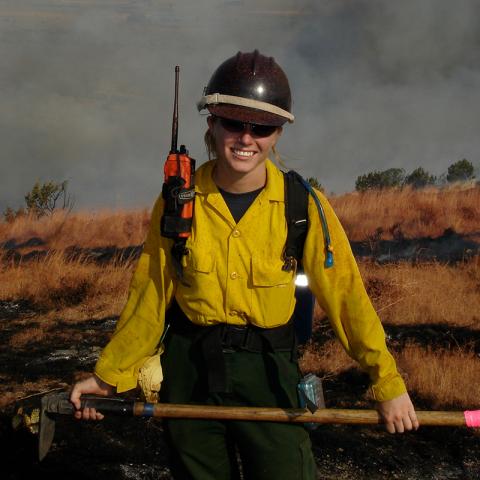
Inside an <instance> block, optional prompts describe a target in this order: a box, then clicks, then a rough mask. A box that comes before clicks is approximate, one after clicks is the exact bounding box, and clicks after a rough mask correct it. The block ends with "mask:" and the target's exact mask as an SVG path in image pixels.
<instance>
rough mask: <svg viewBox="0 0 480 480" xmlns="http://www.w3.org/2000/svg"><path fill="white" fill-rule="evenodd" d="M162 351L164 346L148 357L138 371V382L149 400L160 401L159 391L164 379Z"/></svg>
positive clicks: (152, 401)
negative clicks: (161, 361) (161, 362)
mask: <svg viewBox="0 0 480 480" xmlns="http://www.w3.org/2000/svg"><path fill="white" fill-rule="evenodd" d="M162 353H163V346H162V347H160V349H159V350H158V353H157V354H156V355H153V356H151V357H148V358H147V360H145V362H144V363H143V365H142V366H141V367H140V370H139V371H138V384H139V385H140V388H141V389H142V392H143V395H144V396H145V400H146V401H147V402H151V403H156V402H158V392H159V391H160V386H161V384H162V380H163V371H162V366H161V364H160V355H161V354H162Z"/></svg>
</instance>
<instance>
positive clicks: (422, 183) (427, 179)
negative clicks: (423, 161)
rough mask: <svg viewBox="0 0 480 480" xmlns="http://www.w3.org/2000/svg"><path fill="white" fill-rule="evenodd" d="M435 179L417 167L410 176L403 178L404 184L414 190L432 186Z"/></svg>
mask: <svg viewBox="0 0 480 480" xmlns="http://www.w3.org/2000/svg"><path fill="white" fill-rule="evenodd" d="M436 179H437V178H436V177H435V176H434V175H430V174H429V173H428V172H427V171H426V170H424V169H423V168H422V167H418V168H416V169H415V170H414V171H413V172H412V173H411V174H410V175H407V176H406V177H405V181H404V183H405V185H411V186H412V187H414V188H423V187H426V186H427V185H433V184H434V183H435V181H436Z"/></svg>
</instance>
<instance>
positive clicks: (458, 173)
mask: <svg viewBox="0 0 480 480" xmlns="http://www.w3.org/2000/svg"><path fill="white" fill-rule="evenodd" d="M474 178H475V175H474V174H473V165H472V163H471V162H469V161H468V160H467V159H466V158H464V159H463V160H459V161H458V162H455V163H452V165H450V166H449V167H448V172H447V181H448V182H465V181H467V180H473V179H474Z"/></svg>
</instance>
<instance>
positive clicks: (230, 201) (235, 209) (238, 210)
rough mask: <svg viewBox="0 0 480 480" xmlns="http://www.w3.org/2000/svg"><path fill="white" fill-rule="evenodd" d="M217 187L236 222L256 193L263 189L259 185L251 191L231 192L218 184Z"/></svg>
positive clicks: (255, 196)
mask: <svg viewBox="0 0 480 480" xmlns="http://www.w3.org/2000/svg"><path fill="white" fill-rule="evenodd" d="M217 188H218V190H219V192H220V193H221V194H222V197H223V199H224V200H225V203H226V204H227V207H228V209H229V210H230V213H231V214H232V217H233V218H234V220H235V222H236V223H238V222H239V221H240V219H241V218H242V217H243V215H244V214H245V212H246V211H247V210H248V207H249V206H250V205H251V204H252V203H253V201H254V200H255V199H256V198H257V195H258V194H259V193H260V192H261V191H262V190H263V187H261V188H259V189H257V190H254V191H253V192H245V193H231V192H226V191H225V190H222V189H221V188H220V187H219V186H218V185H217Z"/></svg>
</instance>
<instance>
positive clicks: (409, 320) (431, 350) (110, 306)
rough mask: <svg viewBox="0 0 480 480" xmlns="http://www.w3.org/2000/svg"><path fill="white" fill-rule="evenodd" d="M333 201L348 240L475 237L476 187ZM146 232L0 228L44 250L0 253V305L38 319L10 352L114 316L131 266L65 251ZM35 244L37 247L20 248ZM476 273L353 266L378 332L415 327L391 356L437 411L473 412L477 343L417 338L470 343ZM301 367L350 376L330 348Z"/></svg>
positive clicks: (143, 216)
mask: <svg viewBox="0 0 480 480" xmlns="http://www.w3.org/2000/svg"><path fill="white" fill-rule="evenodd" d="M331 201H332V203H333V205H334V208H335V209H336V211H337V214H338V216H339V217H340V219H341V221H342V223H343V224H344V226H345V228H346V231H347V233H348V235H349V238H350V239H352V240H355V241H364V240H365V241H368V237H369V236H371V235H372V234H373V233H374V232H375V231H378V229H379V228H380V229H382V232H385V238H389V236H390V238H395V235H397V236H398V235H399V232H401V235H402V236H404V237H405V238H418V237H425V236H429V237H435V236H439V235H441V234H442V233H443V231H444V230H445V229H447V228H452V229H454V230H455V231H456V232H457V233H458V234H462V235H473V234H478V232H479V230H480V229H479V227H480V219H479V208H478V205H480V188H478V187H474V186H473V187H470V188H467V189H461V188H450V189H445V190H439V189H428V190H417V191H415V190H410V189H404V190H402V191H383V192H367V193H365V194H357V193H352V194H347V195H344V196H339V197H334V198H332V199H331ZM148 225H149V212H148V211H147V210H142V211H117V212H107V211H105V212H97V213H88V212H78V213H71V214H68V215H63V214H62V213H57V214H55V215H53V216H52V217H44V218H41V219H39V220H35V219H33V218H29V217H23V218H20V219H18V220H17V221H15V222H13V223H10V224H9V223H0V242H6V241H8V240H13V239H14V240H15V242H14V243H15V245H17V247H18V246H19V247H18V248H17V250H18V251H19V252H21V253H27V252H28V251H31V250H32V249H37V250H39V249H40V250H42V249H43V250H47V251H48V252H49V254H48V255H47V256H46V257H44V258H42V259H40V260H38V261H28V262H19V263H18V262H13V261H9V260H7V259H6V258H7V257H6V249H5V248H4V249H3V253H1V254H0V256H1V255H3V258H0V301H1V300H20V299H22V300H27V301H28V302H29V304H31V305H33V308H34V311H35V312H36V313H35V315H34V318H33V319H31V320H32V321H31V322H30V324H29V326H28V327H26V328H24V329H22V331H19V332H17V333H15V334H14V335H11V336H10V338H9V345H10V347H11V348H12V349H14V350H15V349H16V348H25V347H28V345H29V344H30V343H32V342H42V340H44V339H45V338H47V337H49V336H51V335H55V325H56V323H57V322H58V320H59V319H62V321H64V322H65V321H67V322H70V323H72V324H75V323H77V324H81V323H82V322H86V321H89V320H92V319H102V318H106V317H116V316H118V315H119V314H120V312H121V309H122V306H123V304H124V302H125V300H126V296H127V290H128V285H129V281H130V278H131V275H132V272H133V269H134V265H135V262H134V261H126V262H110V263H108V264H107V265H101V266H100V265H96V264H95V263H92V262H86V261H84V260H82V259H76V260H73V261H67V260H66V259H65V256H64V250H65V249H66V248H67V247H69V246H77V247H84V248H87V247H89V248H93V247H101V246H116V247H126V246H129V245H140V244H141V243H142V242H143V239H144V237H145V234H146V231H147V229H148ZM33 237H38V238H39V239H41V240H42V241H43V244H41V245H37V246H35V247H31V246H30V247H29V246H23V247H22V246H21V244H22V243H24V242H26V241H27V240H29V239H31V238H33ZM0 251H1V250H0ZM479 267H480V259H479V258H478V257H474V258H471V259H470V260H468V261H464V262H460V263H457V264H455V265H449V264H446V263H445V264H443V263H439V262H430V263H412V262H403V263H397V264H387V265H378V264H376V263H374V262H371V261H362V262H361V263H360V270H361V273H362V276H363V278H364V282H365V285H366V288H367V291H368V293H369V295H370V297H371V299H372V302H373V304H374V306H375V308H376V310H377V312H378V313H379V316H380V318H381V319H382V322H383V323H384V325H385V327H386V328H388V327H389V326H392V327H395V328H407V327H408V328H411V327H418V328H419V330H418V331H419V332H420V333H419V334H417V338H416V339H415V338H413V339H411V340H409V341H408V342H407V343H406V344H404V345H403V346H402V348H394V349H393V350H394V356H395V357H396V359H397V362H398V366H399V369H400V370H401V371H402V373H403V374H404V376H405V379H406V381H407V384H408V386H409V388H410V389H411V390H412V391H413V392H415V394H417V395H418V396H419V397H421V398H422V399H424V400H426V401H428V402H430V403H431V405H432V407H435V408H437V407H442V406H444V407H451V406H457V407H468V408H474V407H477V408H478V407H480V400H479V399H478V395H477V391H476V389H475V388H474V387H473V386H475V385H476V380H477V379H478V377H479V375H480V359H479V357H478V355H477V354H476V353H475V345H472V344H468V342H467V343H465V342H463V343H462V344H455V342H453V343H452V345H453V346H450V347H445V346H438V345H428V344H427V345H426V344H425V342H422V338H421V328H422V326H425V327H426V328H427V327H428V328H429V329H431V328H433V327H432V326H439V325H440V326H444V327H446V328H451V329H452V331H453V330H454V329H463V330H462V332H463V331H467V332H471V333H472V335H473V336H475V335H476V332H478V330H480V314H479V312H480V268H479ZM325 323H326V319H325V318H324V315H323V313H322V312H321V310H320V309H319V308H318V307H317V310H316V324H317V325H323V326H322V328H324V326H325ZM452 335H453V334H452ZM473 338H474V337H473ZM302 366H303V368H304V369H305V370H309V371H316V372H318V373H320V374H321V375H322V376H323V377H324V378H334V377H335V375H338V374H340V373H341V372H344V371H346V370H349V369H355V368H357V367H356V366H355V363H354V362H353V361H352V360H351V359H349V358H348V357H347V356H346V354H345V353H344V352H343V351H342V350H341V348H340V346H339V344H338V342H335V341H332V340H328V341H325V342H322V343H321V345H320V346H319V345H316V344H311V345H309V346H308V348H307V349H306V350H305V352H304V355H303V358H302ZM459 372H462V373H461V375H459Z"/></svg>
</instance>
